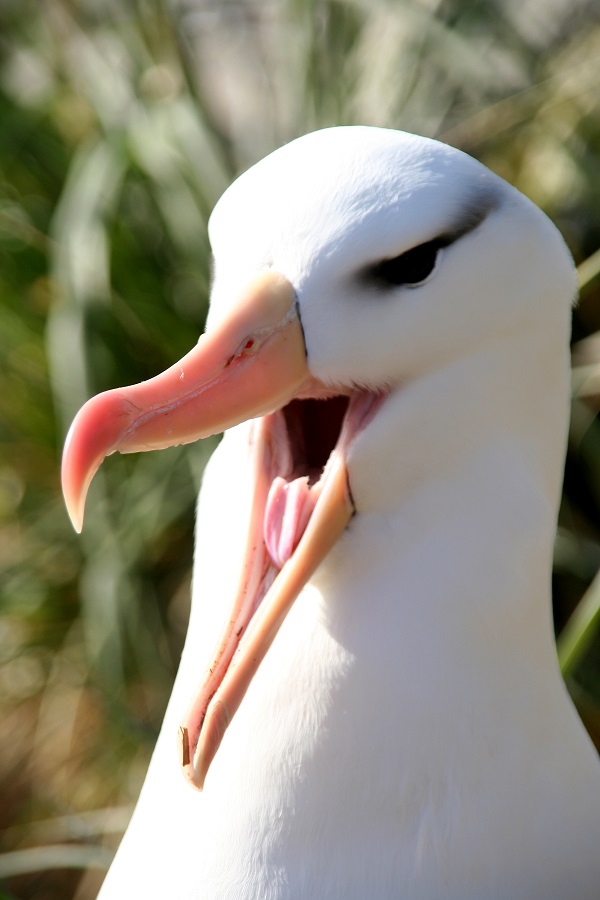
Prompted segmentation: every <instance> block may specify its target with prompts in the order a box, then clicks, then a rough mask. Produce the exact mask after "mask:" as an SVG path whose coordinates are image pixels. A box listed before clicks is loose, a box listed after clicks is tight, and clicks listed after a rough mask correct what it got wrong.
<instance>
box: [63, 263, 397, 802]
mask: <svg viewBox="0 0 600 900" xmlns="http://www.w3.org/2000/svg"><path fill="white" fill-rule="evenodd" d="M384 398H385V394H384V393H377V392H370V391H361V390H356V389H349V390H348V391H340V392H337V393H335V392H333V391H332V389H331V388H330V387H328V386H327V385H325V384H324V383H323V382H321V381H319V380H318V379H317V378H316V377H315V376H314V375H313V374H312V372H311V371H310V369H309V367H308V363H307V351H306V346H305V343H304V331H303V327H302V324H301V322H300V319H299V315H298V304H297V301H296V295H295V292H294V289H293V287H292V285H291V284H290V282H289V281H288V280H287V279H286V278H285V277H284V276H282V275H281V274H279V273H277V272H274V271H272V270H267V271H265V272H263V273H261V274H260V275H258V276H257V277H256V278H255V279H254V281H252V282H251V283H250V284H249V285H248V286H247V289H246V291H245V292H244V293H243V294H242V295H241V296H240V297H239V299H238V301H237V304H234V306H233V307H232V308H230V310H229V311H228V313H227V315H226V316H224V317H223V318H222V319H221V321H220V322H219V324H218V325H216V326H215V327H213V328H212V330H210V331H208V332H206V334H204V335H203V336H202V337H201V338H200V340H199V341H198V344H197V345H196V347H195V348H193V349H192V350H191V351H190V352H189V353H188V354H186V356H184V357H183V358H182V359H181V360H179V362H177V363H175V364H174V365H173V366H171V367H170V368H169V369H167V370H166V371H165V372H163V373H161V374H160V375H157V376H155V377H154V378H151V379H150V380H149V381H145V382H142V383H141V384H137V385H130V386H129V387H125V388H119V389H116V390H112V391H106V392H105V393H103V394H99V395H98V396H96V397H93V398H92V399H91V400H89V401H88V402H87V403H86V404H85V406H83V408H82V409H81V410H80V411H79V413H78V414H77V416H76V417H75V420H74V422H73V424H72V426H71V429H70V431H69V434H68V436H67V440H66V442H65V449H64V453H63V467H62V479H63V492H64V496H65V502H66V505H67V509H68V510H69V514H70V516H71V519H72V521H73V525H74V526H75V528H76V529H77V530H78V531H79V530H81V527H82V524H83V512H84V505H85V497H86V494H87V490H88V487H89V484H90V482H91V480H92V478H93V476H94V473H95V472H96V471H97V469H98V467H99V466H100V465H101V463H102V461H103V460H104V458H105V457H106V456H108V455H110V454H111V453H114V452H116V451H118V452H120V453H133V452H138V451H140V450H156V449H161V448H163V447H169V446H173V445H176V444H183V443H189V442H191V441H195V440H198V439H200V438H202V437H207V436H208V435H211V434H216V433H218V432H220V431H225V430H226V429H228V428H230V427H232V426H233V425H236V424H239V423H241V422H244V421H247V420H253V421H252V427H251V428H250V429H249V435H250V436H249V441H250V446H249V452H250V458H251V462H252V479H253V496H252V503H251V512H250V521H249V526H248V535H247V540H246V547H245V552H244V556H243V560H242V566H241V573H240V581H239V585H238V588H237V590H236V593H235V597H234V599H233V602H232V604H231V607H230V609H229V614H228V616H227V618H226V620H225V621H226V624H225V627H224V628H223V631H222V633H221V636H220V639H219V641H218V643H217V646H216V648H215V652H214V654H213V658H212V659H211V661H210V665H209V666H208V669H207V671H206V673H205V676H204V678H203V681H202V683H201V685H200V687H199V689H198V690H197V692H196V694H195V697H194V700H193V702H192V703H191V705H190V707H189V709H188V712H187V715H186V716H185V717H184V718H183V720H182V723H181V727H180V729H179V750H180V762H181V765H182V767H183V771H184V774H185V776H186V778H187V779H188V781H189V782H190V783H191V784H192V785H193V786H194V787H196V788H198V789H202V786H203V784H204V779H205V777H206V773H207V771H208V768H209V766H210V764H211V761H212V759H213V758H214V755H215V753H216V751H217V749H218V747H219V744H220V742H221V739H222V737H223V734H224V733H225V730H226V728H227V726H228V725H229V723H230V721H231V719H232V717H233V715H234V714H235V712H236V710H237V709H238V707H239V705H240V703H241V702H242V700H243V698H244V696H245V694H246V691H247V690H248V687H249V685H250V682H251V680H252V678H253V676H254V674H255V672H256V670H257V668H258V666H259V665H260V662H261V661H262V659H263V658H264V656H265V654H266V652H267V650H268V649H269V647H270V646H271V644H272V642H273V640H274V638H275V636H276V634H277V632H278V630H279V628H280V627H281V624H282V622H283V620H284V619H285V617H286V615H287V613H288V611H289V609H290V608H291V606H292V604H293V603H294V601H295V600H296V598H297V597H298V595H299V594H300V592H301V590H302V588H303V587H304V585H305V584H306V583H307V582H308V581H309V579H310V578H311V576H312V575H313V573H314V572H315V571H316V569H317V568H318V567H319V565H320V564H321V563H322V562H323V560H324V559H325V558H326V556H327V555H328V553H329V552H330V550H331V549H332V548H333V546H334V545H335V543H336V542H337V541H338V540H339V538H340V537H341V535H342V534H343V533H344V531H345V529H346V527H347V525H348V523H349V521H350V519H351V518H352V516H353V515H354V502H353V499H352V496H351V492H350V486H349V483H348V468H347V460H348V451H349V448H350V447H351V444H352V442H353V441H354V439H355V438H356V435H357V434H358V433H359V432H360V431H361V430H362V429H363V428H364V427H365V426H366V424H367V423H368V422H369V421H370V419H371V418H372V416H373V415H374V414H375V412H376V410H377V409H378V408H379V406H380V404H381V402H382V401H383V399H384Z"/></svg>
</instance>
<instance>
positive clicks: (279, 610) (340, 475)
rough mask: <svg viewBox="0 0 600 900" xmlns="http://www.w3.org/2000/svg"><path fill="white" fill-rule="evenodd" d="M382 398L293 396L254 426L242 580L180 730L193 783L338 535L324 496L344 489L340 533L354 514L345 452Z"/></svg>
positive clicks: (200, 782)
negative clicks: (292, 574) (297, 572)
mask: <svg viewBox="0 0 600 900" xmlns="http://www.w3.org/2000/svg"><path fill="white" fill-rule="evenodd" d="M383 399H384V395H383V394H377V393H371V392H358V391H356V392H353V393H351V394H349V395H339V396H334V397H331V398H329V399H302V400H300V399H294V400H292V401H291V402H290V403H288V404H287V405H286V406H285V407H283V409H281V410H279V411H277V412H274V413H271V414H269V415H267V416H264V417H262V418H260V419H257V420H256V421H255V422H254V423H253V427H252V429H251V437H250V441H251V444H252V453H253V464H254V465H253V468H254V496H253V502H252V514H251V519H250V525H249V529H248V537H247V542H246V551H245V554H244V561H243V570H242V574H241V578H240V583H239V587H238V590H237V593H236V596H235V599H234V601H233V604H232V606H231V608H230V610H229V614H228V616H227V618H226V622H227V625H226V627H225V629H224V631H223V632H222V634H221V637H220V639H219V641H218V643H217V646H216V648H215V653H214V654H213V657H212V659H211V663H210V665H209V667H208V669H207V672H206V675H205V679H204V682H203V683H202V686H201V687H200V690H199V691H198V693H197V695H196V697H195V698H194V701H193V703H192V705H191V706H190V708H189V710H188V713H187V715H186V716H185V718H184V720H183V722H182V725H181V726H180V729H179V747H180V761H181V765H182V767H183V771H184V774H185V776H186V778H187V779H188V781H189V782H190V784H191V785H192V786H194V787H196V788H199V789H201V788H202V786H203V783H204V778H205V776H206V773H207V770H208V766H209V765H210V762H211V761H212V759H213V758H214V756H215V754H216V752H217V750H218V747H219V745H220V743H221V740H222V738H223V735H224V733H225V730H226V728H227V726H228V725H229V723H230V721H231V718H232V716H233V714H234V712H235V710H236V708H237V703H238V701H239V700H241V698H242V696H243V694H244V693H245V691H246V690H247V687H248V685H249V682H250V679H251V677H252V675H253V674H254V672H255V671H256V669H257V668H258V664H259V663H260V662H261V661H262V659H263V658H264V656H265V654H266V652H267V650H268V649H269V647H270V645H271V643H272V641H273V639H274V638H275V635H276V634H277V632H278V630H279V628H280V626H281V624H282V622H283V620H284V618H285V616H286V615H287V613H288V612H289V610H290V608H291V606H292V605H293V603H294V601H295V600H296V598H297V596H298V594H299V593H300V591H301V590H302V587H303V586H304V584H305V583H306V581H307V580H308V578H309V577H310V575H312V573H313V572H314V570H315V569H316V568H317V567H318V565H319V564H320V562H321V561H322V560H323V559H324V557H325V556H326V555H327V553H328V551H329V549H330V543H331V542H332V543H334V542H335V540H337V539H338V537H339V530H340V527H339V524H338V527H337V528H336V529H334V532H333V539H332V532H331V530H330V522H329V518H330V510H331V505H330V504H331V500H330V497H328V494H331V493H334V494H335V493H337V494H339V493H343V494H344V495H345V504H344V506H343V511H342V516H341V524H342V528H341V530H343V529H345V527H346V525H347V523H348V521H349V520H350V518H351V517H352V515H353V514H354V504H353V501H352V496H351V492H350V486H349V484H348V482H347V473H346V465H345V461H346V457H347V453H348V449H349V446H350V445H351V443H352V441H353V440H354V438H355V437H356V434H357V433H358V432H360V431H361V430H362V429H363V428H364V427H365V425H366V424H367V422H368V421H370V419H371V418H372V416H373V415H374V414H375V412H376V410H377V409H378V408H379V406H380V404H381V402H382V401H383ZM322 498H323V499H322ZM334 509H336V510H337V506H335V507H334ZM309 526H310V527H311V528H312V530H313V532H314V531H316V532H317V534H316V535H315V534H313V535H312V536H311V538H310V544H309V548H308V550H307V549H305V548H302V541H303V539H304V538H305V535H307V533H308V531H309ZM296 554H297V556H296ZM297 560H299V561H300V568H301V569H302V574H301V577H299V578H297V579H295V584H294V586H293V588H292V590H289V589H287V585H286V583H285V581H286V578H285V576H286V575H287V572H288V571H293V570H294V568H295V567H296V561H297ZM249 661H250V664H249ZM244 669H246V671H245V673H244ZM232 685H233V688H232ZM240 687H241V688H242V690H240Z"/></svg>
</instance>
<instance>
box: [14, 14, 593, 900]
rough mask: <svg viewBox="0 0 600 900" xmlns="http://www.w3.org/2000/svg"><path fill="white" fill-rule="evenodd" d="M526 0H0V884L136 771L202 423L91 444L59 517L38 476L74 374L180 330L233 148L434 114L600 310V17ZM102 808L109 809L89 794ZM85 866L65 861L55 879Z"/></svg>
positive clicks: (151, 716) (579, 507)
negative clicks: (73, 512) (565, 251)
mask: <svg viewBox="0 0 600 900" xmlns="http://www.w3.org/2000/svg"><path fill="white" fill-rule="evenodd" d="M511 8H512V7H511ZM527 9H528V13H527V16H528V17H529V18H528V17H527V16H526V15H525V14H524V13H523V12H522V11H520V10H519V9H518V8H517V5H514V10H513V12H512V13H511V15H512V18H510V17H509V13H508V12H507V5H506V4H502V3H489V4H470V3H467V2H454V3H442V4H439V3H435V2H434V3H431V2H425V0H423V2H416V0H414V2H399V3H389V2H384V0H377V2H374V3H371V2H367V0H339V2H333V0H330V2H323V0H318V2H317V0H312V2H311V0H286V2H283V3H275V2H267V0H264V2H262V3H259V2H255V3H252V4H250V3H249V2H246V3H243V2H229V3H226V4H224V3H218V2H216V0H215V2H213V3H206V2H205V3H202V4H201V3H200V2H197V3H196V2H194V0H189V2H186V3H172V4H169V3H167V2H160V0H147V2H142V0H139V2H133V0H129V2H126V0H122V2H118V0H112V2H107V3H101V4H93V3H89V2H83V0H80V2H78V3H77V2H75V3H67V2H66V0H65V2H63V0H43V2H41V3H34V2H31V0H24V2H17V0H14V2H12V3H10V2H9V3H5V4H3V5H2V8H1V9H0V121H1V122H2V128H1V129H0V273H1V274H0V440H1V442H2V443H1V446H2V455H1V456H0V603H1V607H0V613H1V619H0V698H1V700H2V704H3V729H2V736H0V780H1V783H2V797H3V802H2V804H0V808H1V813H0V814H1V815H2V820H1V827H2V828H3V829H4V832H3V834H4V840H3V850H4V851H6V852H8V851H10V852H11V853H12V852H25V854H26V855H25V856H20V857H18V856H17V857H15V856H12V857H9V858H7V859H5V863H6V865H8V864H9V863H10V866H12V868H11V870H10V872H11V873H12V875H11V878H10V879H8V880H7V881H6V882H5V883H6V886H7V887H6V890H7V892H8V893H7V894H6V896H11V893H10V892H11V891H12V892H13V894H12V895H16V896H19V897H34V896H38V895H39V894H38V893H37V892H39V891H40V890H42V891H43V896H44V897H60V898H64V897H67V896H74V895H75V892H76V890H77V885H78V883H79V879H80V877H81V873H80V872H77V873H76V874H75V875H73V873H71V874H68V873H67V874H65V872H64V871H63V870H62V869H61V870H59V871H55V872H53V873H51V872H50V871H49V867H50V868H52V867H53V865H54V862H57V861H58V862H59V863H60V865H61V866H65V865H69V866H70V867H73V868H75V869H76V868H77V867H78V866H86V865H87V864H88V863H91V864H94V863H97V864H98V865H102V864H104V863H105V862H106V860H107V859H108V857H109V855H110V848H111V847H114V846H115V844H116V842H117V839H118V831H119V829H121V828H122V827H123V824H124V822H125V821H126V817H127V810H128V809H129V808H130V807H131V804H132V803H133V802H134V800H135V798H136V797H137V793H138V790H139V786H140V784H141V780H142V778H143V775H144V773H145V769H146V765H147V761H148V758H149V754H150V752H151V749H152V747H153V743H154V740H155V736H156V733H157V729H158V728H159V726H160V722H161V720H162V715H163V711H164V706H165V703H166V700H167V698H168V696H169V693H170V688H171V683H172V678H173V676H174V672H175V670H176V666H177V661H178V656H179V652H180V648H181V645H182V641H183V636H184V634H185V628H186V625H187V610H188V604H189V598H188V588H189V578H190V568H191V560H192V546H193V545H192V532H193V510H194V502H195V495H196V492H197V488H198V485H199V482H200V478H201V472H202V468H203V465H204V463H205V461H206V458H207V456H208V454H209V452H210V447H209V446H206V445H204V444H203V445H196V446H193V447H188V448H180V449H174V450H171V451H168V452H165V453H161V454H147V455H146V454H144V455H141V456H140V457H128V458H124V459H122V458H113V459H111V461H110V463H109V464H108V465H107V466H106V467H105V468H104V469H103V470H102V472H101V473H100V474H99V476H98V477H97V479H96V481H95V483H94V486H93V490H92V493H91V496H90V501H89V512H88V519H87V521H86V529H85V531H84V533H83V535H82V537H81V538H76V537H75V535H74V534H73V532H72V530H71V527H70V525H69V522H68V519H67V517H66V513H65V511H64V508H63V505H62V500H61V497H60V493H59V481H58V472H59V461H60V452H61V447H62V442H63V439H64V435H65V432H66V428H67V427H68V424H69V422H70V421H71V418H72V416H73V415H74V413H75V412H76V410H77V409H78V407H79V406H80V405H81V404H82V403H83V401H84V400H85V399H86V398H87V397H88V396H90V395H91V394H93V393H96V392H97V391H100V390H103V389H105V388H109V387H113V386H116V385H118V384H124V383H129V382H134V381H138V380H140V379H142V378H146V377H149V376H150V375H152V374H154V373H156V372H157V371H160V370H162V369H163V368H165V367H166V366H167V365H168V364H169V363H171V362H172V361H173V360H175V359H178V358H179V357H180V356H181V355H182V354H183V353H184V352H185V351H186V350H187V349H189V347H191V346H192V345H193V344H194V343H195V341H196V340H197V337H198V334H199V333H200V332H201V330H202V328H203V323H204V316H205V313H206V308H207V301H208V291H209V282H210V259H209V248H208V242H207V235H206V222H207V219H208V215H209V213H210V210H211V208H212V206H213V204H214V202H215V201H216V199H217V198H218V197H219V195H220V194H221V193H222V191H223V190H224V188H225V187H226V186H227V184H228V183H229V182H230V181H231V180H232V179H233V177H234V176H235V175H236V174H237V173H238V172H239V171H240V170H243V169H244V168H246V167H247V166H248V165H250V164H251V163H253V162H254V161H256V160H257V159H258V158H260V157H261V156H263V155H264V154H265V153H267V152H268V151H270V150H271V149H273V148H274V147H275V146H277V145H279V144H280V143H282V142H284V141H286V140H289V139H290V138H292V137H295V136H296V135H298V134H301V133H303V132H305V131H308V130H310V129H312V128H316V127H320V126H324V125H329V124H338V123H356V122H361V123H366V124H377V125H387V126H391V127H397V128H403V129H406V130H413V131H417V132H420V133H422V134H428V135H431V136H439V137H441V138H442V139H444V140H448V141H449V142H450V143H453V144H455V145H456V146H459V147H462V148H464V149H466V150H467V151H468V152H470V153H473V154H474V155H475V156H477V157H479V158H481V159H482V161H483V162H485V163H486V164H487V165H489V166H490V167H491V168H492V169H494V170H495V171H497V172H498V173H499V174H501V175H502V176H503V177H505V178H507V179H508V180H509V181H511V182H512V183H514V184H515V185H516V186H517V187H519V188H520V189H521V190H523V191H524V192H525V193H526V194H528V195H529V196H531V197H532V199H533V200H534V201H535V202H537V203H539V204H540V205H541V206H542V207H543V208H544V209H545V210H546V211H547V212H548V213H549V214H550V215H551V217H552V218H553V219H554V220H555V221H556V222H557V224H558V225H559V227H560V228H561V230H562V231H563V234H564V235H565V237H566V239H567V241H568V243H569V245H570V247H571V249H572V251H573V253H574V256H575V258H576V261H577V263H579V273H580V278H581V281H582V286H583V293H582V301H581V304H580V306H579V308H578V310H577V311H576V312H575V319H574V337H575V339H576V341H577V342H578V344H577V346H578V347H579V348H580V352H581V348H582V347H583V345H582V344H581V343H579V342H581V341H582V340H583V339H585V338H588V337H589V336H590V335H593V334H595V333H596V332H597V331H599V330H600V279H599V278H598V273H599V271H600V264H599V262H598V247H599V246H600V166H599V165H598V159H599V154H600V94H599V92H598V89H597V85H598V83H599V79H600V24H599V23H598V20H597V16H595V13H594V4H592V3H589V4H588V5H585V4H579V5H578V7H577V12H576V13H574V12H573V11H570V10H566V11H565V13H564V18H561V16H562V13H560V12H557V8H556V6H555V5H554V4H551V3H549V2H546V0H538V3H537V4H535V3H532V4H528V6H527ZM585 346H586V347H587V350H586V353H585V355H584V358H582V359H579V360H578V358H577V357H576V359H575V362H576V365H577V368H576V371H575V374H574V410H573V411H574V415H573V428H572V433H571V441H570V448H569V459H568V463H567V470H566V481H565V494H564V498H563V505H562V510H561V519H560V526H559V534H558V541H557V552H556V567H555V578H554V586H555V621H556V625H557V631H558V632H562V635H560V636H559V644H560V650H561V659H562V660H563V663H564V666H565V671H566V673H567V675H568V683H569V686H570V688H571V690H572V692H573V695H574V697H575V699H576V702H577V704H578V706H579V708H580V710H581V712H582V714H583V715H584V718H585V721H586V724H587V725H588V727H589V729H590V731H591V733H592V734H593V736H594V737H595V739H596V740H597V741H599V740H600V727H599V725H598V722H599V719H600V715H599V712H598V710H599V709H600V641H599V638H598V633H597V623H598V619H599V614H598V609H599V605H598V603H599V601H598V595H599V594H600V592H598V590H597V588H596V587H595V583H594V582H593V579H594V577H595V575H596V571H597V570H598V568H599V567H600V430H599V429H600V426H599V423H598V421H597V418H596V414H595V411H596V408H597V404H598V397H599V396H600V388H598V389H597V388H596V387H595V386H594V382H593V381H590V376H591V374H592V371H591V370H592V369H594V367H595V366H596V365H600V352H596V351H595V350H594V346H595V345H590V344H587V345H585ZM584 365H585V366H586V367H587V369H586V375H585V377H583V375H584V373H583V369H582V368H581V366H584ZM590 367H591V368H590ZM583 385H586V387H585V388H584V387H583ZM590 585H592V588H591V589H590V591H589V592H588V594H587V595H586V597H585V600H584V602H583V605H581V606H579V608H578V603H579V601H580V599H581V598H582V597H583V596H584V595H585V593H586V590H588V588H589V586H590ZM570 617H572V618H571V622H570V624H569V625H568V626H567V627H565V624H566V623H567V621H568V620H569V618H570ZM563 629H564V630H563ZM115 807H116V808H118V809H119V810H121V816H120V818H119V819H118V822H117V824H116V825H115V824H114V819H111V822H112V824H111V825H110V826H107V825H106V821H108V820H107V819H105V818H103V817H102V815H101V811H102V810H103V809H106V810H112V809H113V808H115ZM94 810H96V811H100V812H99V813H97V814H96V817H95V818H94V817H93V816H92V817H91V818H90V811H94ZM83 821H84V822H85V827H84V826H82V822H83ZM41 822H44V823H45V825H44V828H43V830H40V828H39V823H41ZM36 823H38V825H36ZM70 844H72V845H73V846H74V848H75V849H73V851H72V856H71V859H70V860H69V858H68V855H69V850H68V847H69V845H70ZM36 847H47V848H48V847H55V848H59V849H58V850H56V851H52V850H51V849H50V850H47V851H46V852H45V854H44V853H42V852H40V853H39V854H38V855H36V853H35V852H34V851H35V848H36ZM65 848H66V849H65ZM82 850H83V852H82ZM88 851H89V853H88ZM53 852H54V855H53ZM65 854H66V856H65ZM19 860H21V863H19ZM53 860H54V862H53ZM1 862H2V860H1V857H0V877H2V871H4V873H5V875H8V869H7V868H6V867H5V868H4V870H2V867H1ZM57 864H58V863H57ZM19 865H21V868H20V869H19ZM18 872H21V873H22V874H21V876H20V877H16V876H17V873H18ZM96 878H97V876H96ZM97 886H98V881H97V880H96V881H94V876H89V877H88V876H86V880H84V881H83V882H81V884H80V887H79V892H78V893H77V897H78V898H80V900H81V898H85V897H91V896H94V895H95V890H96V888H97Z"/></svg>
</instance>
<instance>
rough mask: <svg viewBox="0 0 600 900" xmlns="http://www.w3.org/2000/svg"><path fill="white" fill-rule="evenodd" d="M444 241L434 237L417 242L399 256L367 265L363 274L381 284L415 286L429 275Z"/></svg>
mask: <svg viewBox="0 0 600 900" xmlns="http://www.w3.org/2000/svg"><path fill="white" fill-rule="evenodd" d="M446 243H447V242H444V241H443V240H441V239H440V238H436V239H435V240H433V241H427V243H425V244H419V246H418V247H413V248H412V249H411V250H407V251H406V253H401V254H400V256H394V257H393V258H392V259H382V260H381V261H380V262H378V263H375V264H374V265H372V266H369V267H368V269H367V270H366V271H365V273H364V274H365V275H366V277H367V279H368V280H369V281H372V282H377V283H379V284H381V285H394V286H396V287H400V286H401V285H405V286H407V287H416V286H417V285H419V284H422V283H423V282H424V281H426V279H427V278H428V277H429V276H430V275H431V273H432V272H433V270H434V269H435V264H436V262H437V257H438V253H439V251H440V250H441V249H442V247H444V246H445V245H446Z"/></svg>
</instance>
